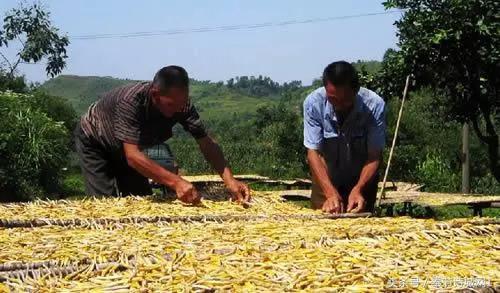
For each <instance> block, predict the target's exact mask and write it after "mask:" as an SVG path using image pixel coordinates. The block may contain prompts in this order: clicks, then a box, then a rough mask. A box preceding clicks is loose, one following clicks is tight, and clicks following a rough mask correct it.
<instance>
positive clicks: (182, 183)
mask: <svg viewBox="0 0 500 293" xmlns="http://www.w3.org/2000/svg"><path fill="white" fill-rule="evenodd" d="M175 193H176V194H177V198H178V199H179V200H180V201H182V202H185V203H192V204H198V203H200V200H201V197H200V196H199V195H198V191H197V190H196V188H195V187H194V186H193V184H191V183H189V182H187V181H186V180H184V179H182V180H179V182H177V184H175Z"/></svg>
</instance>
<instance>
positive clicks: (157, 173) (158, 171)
mask: <svg viewBox="0 0 500 293" xmlns="http://www.w3.org/2000/svg"><path fill="white" fill-rule="evenodd" d="M123 150H124V152H125V158H126V159H127V163H128V165H129V166H130V167H132V168H134V169H135V170H137V172H139V173H140V174H142V175H143V176H144V177H146V178H151V179H153V180H154V181H155V182H158V183H160V184H163V185H166V186H168V187H170V188H172V189H173V190H175V192H176V194H177V198H179V199H180V200H182V201H184V202H188V203H198V202H199V201H200V197H199V196H198V193H197V192H196V189H195V188H194V187H193V185H192V184H191V183H189V182H187V181H186V180H184V179H182V178H181V177H180V176H178V175H176V174H174V173H172V172H170V171H168V170H166V169H164V168H163V167H161V166H160V165H158V164H157V163H155V162H154V161H153V160H151V159H150V158H148V157H147V156H146V155H145V154H144V153H142V152H141V150H140V149H139V147H138V146H137V145H135V144H130V143H125V142H124V143H123Z"/></svg>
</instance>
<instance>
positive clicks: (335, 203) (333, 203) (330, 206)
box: [322, 194, 344, 214]
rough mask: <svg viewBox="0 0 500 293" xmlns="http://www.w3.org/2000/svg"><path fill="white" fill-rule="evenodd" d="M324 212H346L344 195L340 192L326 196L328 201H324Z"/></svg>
mask: <svg viewBox="0 0 500 293" xmlns="http://www.w3.org/2000/svg"><path fill="white" fill-rule="evenodd" d="M322 210H323V212H325V213H332V214H340V213H343V212H344V205H343V202H342V197H341V196H340V195H338V194H335V195H330V196H328V197H327V198H326V201H325V202H324V203H323V208H322Z"/></svg>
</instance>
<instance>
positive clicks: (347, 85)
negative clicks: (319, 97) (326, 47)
mask: <svg viewBox="0 0 500 293" xmlns="http://www.w3.org/2000/svg"><path fill="white" fill-rule="evenodd" d="M323 85H324V86H325V89H326V96H327V98H328V101H329V102H330V103H331V104H332V105H333V106H334V107H335V110H337V111H340V112H348V111H350V110H351V109H352V107H353V105H354V101H355V98H356V94H357V93H358V91H359V77H358V73H357V72H356V69H355V68H354V66H352V65H351V64H350V63H348V62H346V61H337V62H333V63H331V64H329V65H328V66H327V67H326V68H325V70H324V71H323Z"/></svg>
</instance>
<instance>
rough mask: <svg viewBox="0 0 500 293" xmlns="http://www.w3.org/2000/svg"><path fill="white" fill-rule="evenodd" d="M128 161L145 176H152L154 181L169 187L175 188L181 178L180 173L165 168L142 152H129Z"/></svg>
mask: <svg viewBox="0 0 500 293" xmlns="http://www.w3.org/2000/svg"><path fill="white" fill-rule="evenodd" d="M127 162H128V164H129V166H130V167H132V168H134V169H135V170H137V172H139V173H140V174H141V175H143V176H144V177H146V178H151V179H153V181H155V182H158V183H160V184H163V185H166V186H168V187H171V188H174V186H175V185H176V184H177V182H178V181H179V180H181V178H180V177H179V176H178V175H176V174H174V173H172V172H170V171H168V170H166V169H164V168H163V167H161V166H160V165H158V164H157V163H155V162H154V161H153V160H151V159H149V158H148V157H147V156H146V155H144V154H143V153H141V152H136V153H133V154H129V155H128V156H127Z"/></svg>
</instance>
